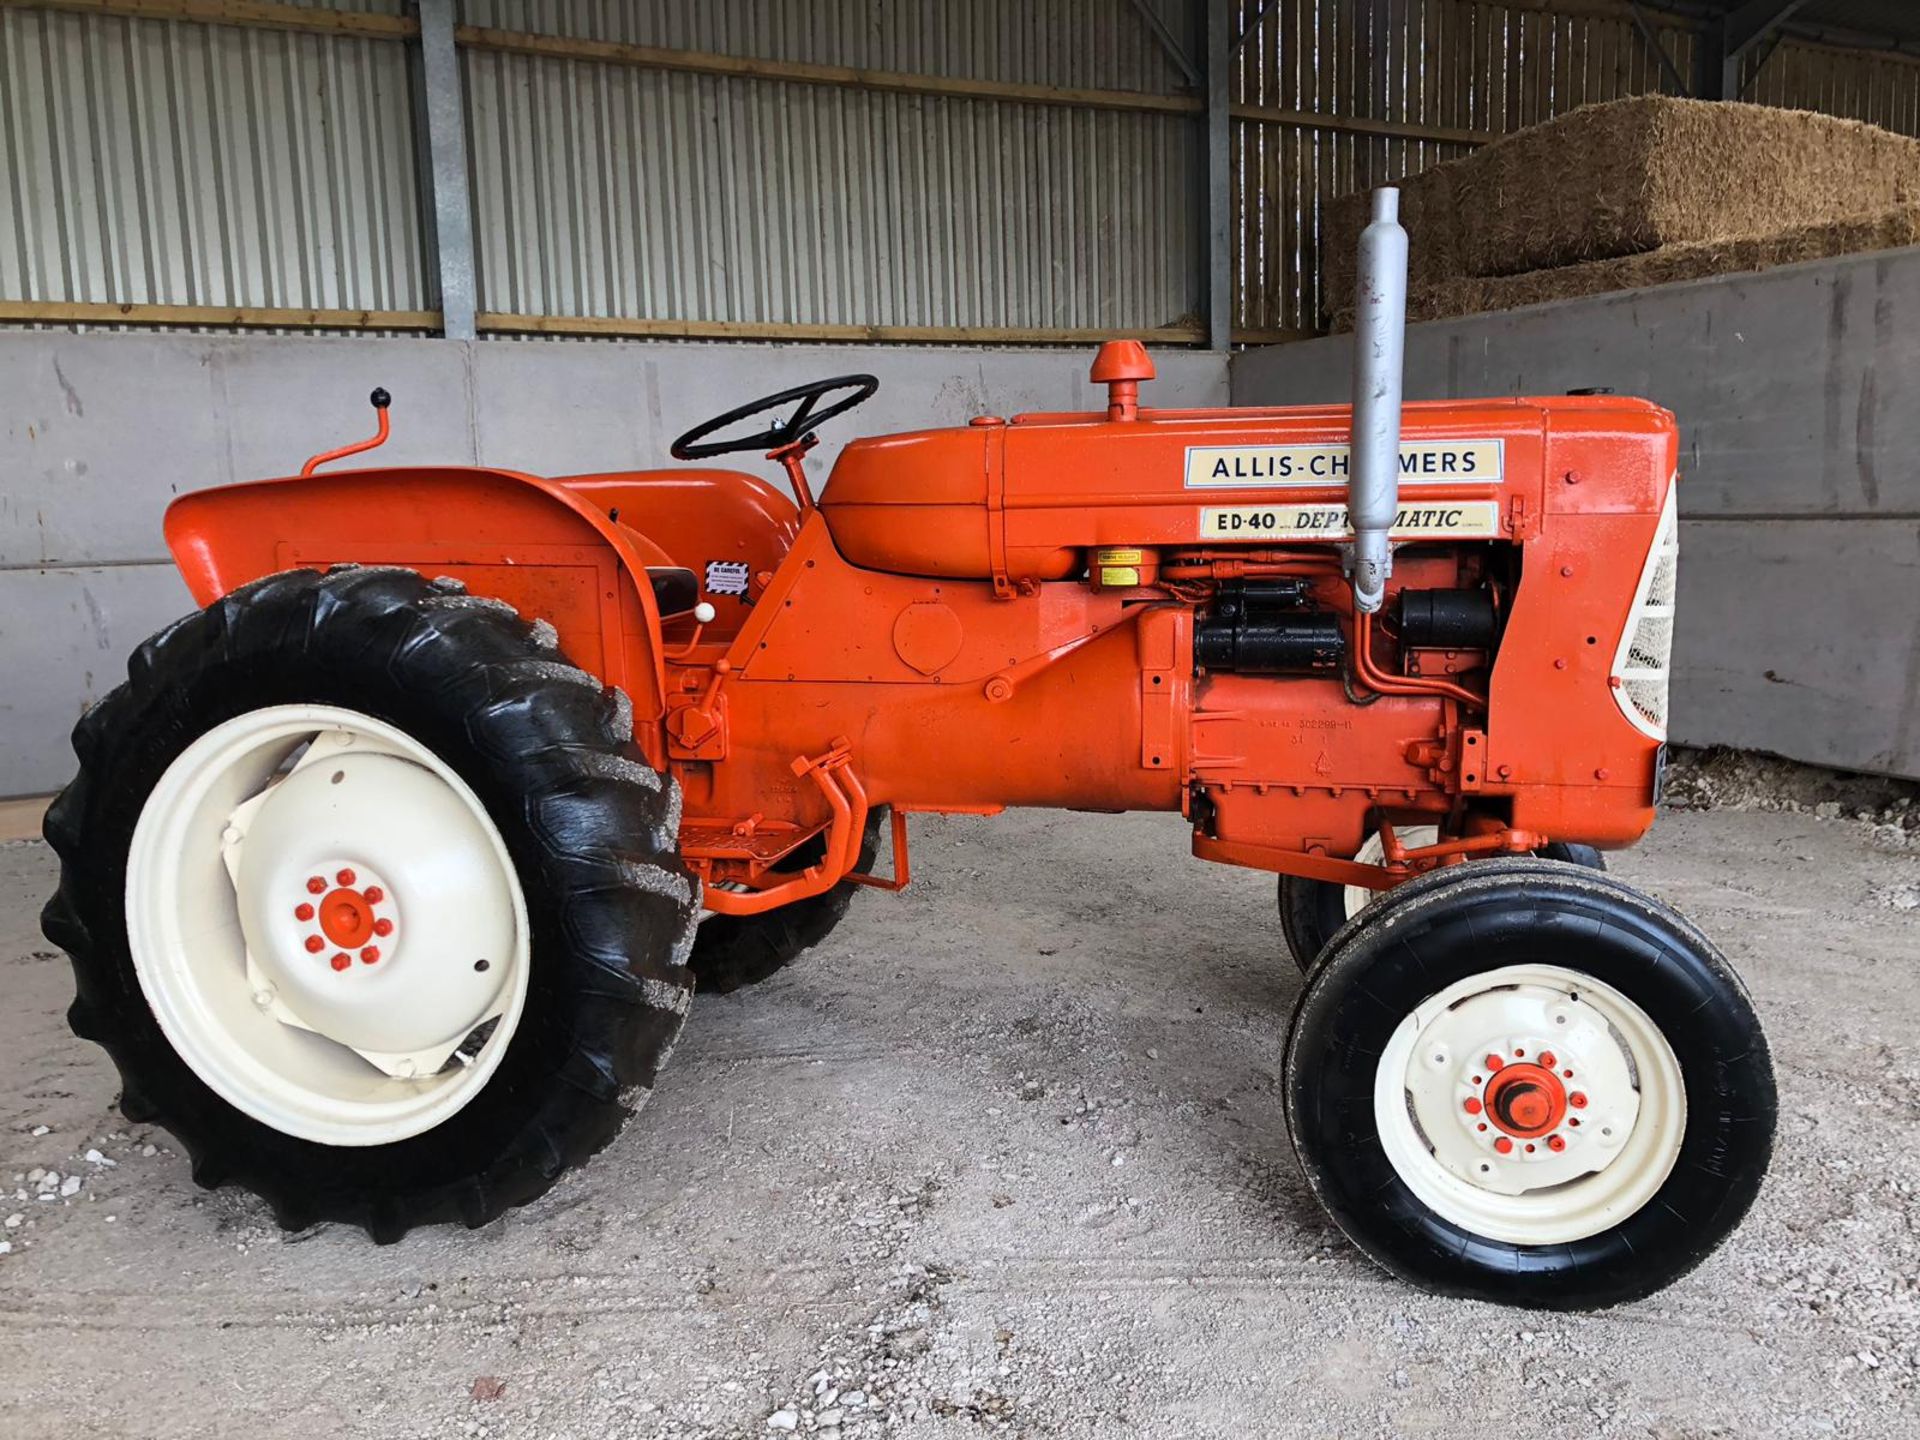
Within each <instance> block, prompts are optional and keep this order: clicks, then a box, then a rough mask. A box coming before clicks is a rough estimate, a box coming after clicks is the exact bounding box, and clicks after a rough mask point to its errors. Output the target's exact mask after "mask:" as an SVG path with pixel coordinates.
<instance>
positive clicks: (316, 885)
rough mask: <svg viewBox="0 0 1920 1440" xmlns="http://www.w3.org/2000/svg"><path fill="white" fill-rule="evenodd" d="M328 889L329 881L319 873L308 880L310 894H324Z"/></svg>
mask: <svg viewBox="0 0 1920 1440" xmlns="http://www.w3.org/2000/svg"><path fill="white" fill-rule="evenodd" d="M326 889H327V882H326V881H325V880H323V879H321V878H320V877H319V876H318V875H316V876H314V877H313V878H312V879H311V880H309V881H307V893H308V894H309V895H323V894H325V893H326Z"/></svg>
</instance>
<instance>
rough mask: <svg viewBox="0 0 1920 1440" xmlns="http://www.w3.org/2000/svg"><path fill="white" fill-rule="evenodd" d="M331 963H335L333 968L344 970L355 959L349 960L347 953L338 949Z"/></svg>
mask: <svg viewBox="0 0 1920 1440" xmlns="http://www.w3.org/2000/svg"><path fill="white" fill-rule="evenodd" d="M331 963H332V965H333V968H334V969H336V970H344V969H346V968H347V967H348V966H349V965H351V964H353V961H351V960H349V959H348V958H347V957H346V955H345V954H344V953H342V952H341V951H338V950H336V951H334V953H333V960H332V962H331Z"/></svg>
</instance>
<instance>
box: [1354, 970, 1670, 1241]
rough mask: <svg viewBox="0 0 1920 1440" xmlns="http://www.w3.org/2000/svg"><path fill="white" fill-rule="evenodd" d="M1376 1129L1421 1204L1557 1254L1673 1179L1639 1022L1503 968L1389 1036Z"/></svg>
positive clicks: (1561, 986)
mask: <svg viewBox="0 0 1920 1440" xmlns="http://www.w3.org/2000/svg"><path fill="white" fill-rule="evenodd" d="M1374 1121H1375V1124H1376V1125H1377V1127H1378V1132H1379V1136H1380V1143H1381V1145H1382V1147H1383V1148H1384V1150H1385V1151H1386V1155H1387V1159H1388V1161H1389V1162H1390V1163H1391V1164H1392V1166H1393V1168H1394V1171H1395V1173H1396V1174H1397V1175H1399V1177H1400V1179H1401V1180H1402V1181H1404V1182H1405V1183H1406V1185H1407V1188H1408V1189H1410V1190H1411V1191H1412V1192H1413V1193H1414V1195H1415V1197H1416V1198H1417V1199H1419V1201H1420V1202H1421V1203H1422V1204H1424V1205H1425V1206H1427V1208H1428V1209H1430V1210H1432V1211H1433V1212H1434V1213H1436V1214H1437V1215H1439V1216H1440V1217H1441V1218H1442V1219H1444V1220H1447V1221H1450V1222H1452V1223H1453V1224H1455V1225H1458V1226H1460V1227H1461V1228H1463V1229H1465V1230H1468V1231H1471V1232H1472V1233H1473V1234H1475V1235H1480V1236H1484V1237H1486V1238H1488V1239H1492V1240H1501V1241H1507V1242H1510V1243H1513V1244H1519V1245H1556V1244H1566V1243H1569V1242H1571V1241H1575V1240H1582V1239H1585V1238H1586V1237H1588V1236H1590V1235H1596V1234H1599V1233H1600V1232H1601V1231H1604V1230H1608V1229H1611V1228H1612V1227H1613V1226H1615V1225H1618V1224H1620V1223H1621V1222H1622V1221H1624V1220H1626V1219H1627V1218H1628V1217H1629V1216H1631V1215H1633V1214H1634V1213H1635V1212H1637V1211H1638V1210H1640V1209H1641V1208H1642V1207H1643V1206H1645V1205H1646V1204H1647V1203H1648V1202H1649V1201H1650V1200H1652V1198H1653V1197H1654V1195H1655V1194H1656V1193H1657V1192H1658V1191H1659V1189H1660V1187H1661V1186H1662V1185H1663V1184H1665V1183H1666V1180H1667V1177H1668V1176H1669V1175H1670V1174H1672V1172H1673V1167H1674V1164H1675V1163H1676V1161H1677V1160H1678V1159H1679V1155H1680V1145H1681V1141H1682V1139H1683V1137H1684V1132H1685V1128H1686V1086H1685V1082H1684V1079H1683V1077H1682V1074H1681V1070H1680V1061H1679V1058H1678V1057H1677V1056H1676V1055H1675V1054H1674V1051H1673V1047H1672V1046H1671V1045H1670V1044H1668V1042H1667V1040H1666V1037H1665V1036H1664V1035H1662V1034H1661V1032H1660V1029H1659V1027H1658V1026H1656V1025H1655V1024H1654V1022H1653V1021H1652V1019H1651V1018H1649V1016H1648V1015H1647V1013H1646V1011H1644V1010H1642V1009H1641V1008H1640V1007H1639V1006H1638V1005H1637V1004H1635V1003H1634V1002H1633V1001H1632V1000H1630V999H1628V998H1627V997H1626V996H1625V995H1624V994H1622V993H1621V992H1620V991H1619V990H1616V989H1614V988H1613V987H1612V986H1610V985H1606V984H1604V983H1602V982H1600V981H1598V980H1596V979H1594V978H1593V977H1592V976H1590V975H1583V974H1581V973H1580V972H1578V971H1575V970H1569V969H1565V968H1562V967H1560V966H1557V965H1544V964H1542V965H1506V966H1501V967H1500V968H1498V969H1494V970H1489V971H1486V972H1484V973H1482V974H1479V975H1473V976H1470V977H1468V978H1467V979H1465V980H1461V981H1459V982H1457V983H1455V984H1453V985H1449V986H1448V987H1447V988H1446V989H1444V990H1442V991H1440V992H1439V993H1437V994H1435V995H1432V996H1430V997H1428V998H1427V999H1426V1000H1423V1001H1422V1002H1421V1003H1420V1004H1419V1005H1418V1006H1417V1007H1416V1008H1415V1009H1414V1010H1413V1012H1412V1013H1411V1014H1409V1015H1408V1016H1406V1018H1405V1019H1403V1020H1402V1021H1401V1022H1400V1024H1399V1026H1398V1027H1397V1028H1396V1029H1395V1030H1394V1032H1393V1035H1392V1037H1391V1039H1390V1040H1389V1041H1388V1043H1387V1047H1386V1050H1385V1052H1384V1053H1383V1054H1382V1055H1381V1057H1380V1061H1379V1065H1378V1068H1377V1069H1376V1071H1375V1081H1374Z"/></svg>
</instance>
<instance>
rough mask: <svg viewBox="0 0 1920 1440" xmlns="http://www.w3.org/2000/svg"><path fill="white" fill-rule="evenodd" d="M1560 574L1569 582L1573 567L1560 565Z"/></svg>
mask: <svg viewBox="0 0 1920 1440" xmlns="http://www.w3.org/2000/svg"><path fill="white" fill-rule="evenodd" d="M1560 573H1561V574H1562V575H1563V576H1565V577H1566V578H1567V579H1569V580H1571V579H1572V578H1573V567H1572V566H1571V565H1562V566H1561V567H1560Z"/></svg>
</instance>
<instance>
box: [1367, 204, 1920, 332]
mask: <svg viewBox="0 0 1920 1440" xmlns="http://www.w3.org/2000/svg"><path fill="white" fill-rule="evenodd" d="M1909 245H1920V205H1900V206H1895V207H1894V208H1893V209H1891V210H1883V211H1881V212H1880V213H1878V214H1876V215H1862V216H1855V217H1854V218H1853V219H1850V220H1837V221H1834V222H1832V223H1830V224H1825V225H1801V226H1796V227H1795V228H1794V229H1791V230H1784V231H1781V232H1779V233H1777V234H1772V235H1744V236H1737V237H1734V238H1732V239H1724V240H1696V241H1693V242H1691V243H1686V244H1679V245H1663V246H1661V247H1660V248H1659V249H1658V250H1648V251H1644V252H1642V253H1641V254H1638V255H1619V256H1615V257H1613V258H1612V259H1608V260H1589V261H1588V262H1587V263H1586V264H1584V265H1557V266H1555V267H1554V268H1553V269H1551V270H1534V271H1530V272H1529V273H1527V274H1525V275H1497V276H1477V275H1472V276H1456V277H1454V278H1452V279H1447V280H1437V281H1431V282H1429V283H1426V284H1423V285H1416V286H1412V287H1410V288H1409V289H1408V292H1407V319H1409V320H1449V319H1453V318H1455V317H1456V316H1460V315H1478V314H1481V313H1483V312H1486V311H1490V310H1517V309H1519V308H1520V307H1521V306H1523V305H1544V304H1546V303H1547V302H1549V301H1553V300H1572V299H1576V298H1578V297H1579V296H1582V295H1601V294H1605V293H1607V292H1608V291H1612V290H1639V289H1643V288H1645V287H1647V286H1650V285H1672V284H1675V283H1677V282H1679V281H1682V280H1701V279H1705V278H1706V277H1707V276H1709V275H1730V274H1735V273H1738V272H1741V271H1755V270H1768V269H1771V268H1773V267H1774V266H1776V265H1793V264H1797V263H1799V262H1800V261H1803V260H1824V259H1830V258H1832V257H1833V256H1836V255H1865V254H1871V253H1873V252H1874V251H1877V250H1897V249H1901V248H1903V247H1905V246H1909ZM1333 328H1334V329H1335V330H1351V329H1352V328H1353V308H1352V306H1351V305H1348V306H1344V307H1342V308H1341V309H1339V310H1337V311H1335V312H1334V315H1333Z"/></svg>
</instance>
